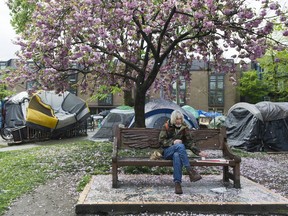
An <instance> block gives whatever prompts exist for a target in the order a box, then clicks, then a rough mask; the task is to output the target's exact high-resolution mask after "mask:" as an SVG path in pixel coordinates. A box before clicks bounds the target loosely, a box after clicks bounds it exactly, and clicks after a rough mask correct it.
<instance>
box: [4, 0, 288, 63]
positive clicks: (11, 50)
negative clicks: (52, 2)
mask: <svg viewBox="0 0 288 216" xmlns="http://www.w3.org/2000/svg"><path fill="white" fill-rule="evenodd" d="M248 1H249V4H250V5H251V3H250V2H251V0H248ZM278 1H279V2H280V3H282V4H283V5H285V6H287V2H288V0H278ZM5 2H6V0H0V21H1V34H0V60H2V61H7V60H9V59H11V58H16V55H15V52H16V51H17V50H18V49H19V47H18V46H16V45H15V44H13V42H12V41H13V40H15V39H16V37H17V35H16V33H15V31H14V30H13V28H12V26H11V25H10V15H9V8H8V7H7V5H6V4H5Z"/></svg>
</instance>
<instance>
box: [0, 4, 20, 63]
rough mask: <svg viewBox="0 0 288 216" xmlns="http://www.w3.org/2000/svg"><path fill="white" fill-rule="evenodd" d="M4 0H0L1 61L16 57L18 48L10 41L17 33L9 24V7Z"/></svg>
mask: <svg viewBox="0 0 288 216" xmlns="http://www.w3.org/2000/svg"><path fill="white" fill-rule="evenodd" d="M5 2H6V0H0V21H1V34H0V60H2V61H7V60H9V59H11V58H16V55H15V52H16V51H17V50H18V46H16V45H14V44H13V43H12V40H15V38H16V36H17V35H16V33H15V31H14V30H13V28H12V26H11V25H10V16H9V8H8V7H7V5H6V4H5Z"/></svg>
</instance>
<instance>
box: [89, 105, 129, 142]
mask: <svg viewBox="0 0 288 216" xmlns="http://www.w3.org/2000/svg"><path fill="white" fill-rule="evenodd" d="M133 117H134V109H133V108H132V107H129V106H119V107H116V108H115V109H111V110H110V111H109V114H108V115H107V116H106V117H105V118H104V119H103V121H102V122H101V124H102V126H101V128H99V130H98V131H97V132H96V133H95V134H94V135H93V137H92V138H91V139H110V140H111V139H112V138H113V127H114V126H116V125H119V124H123V125H124V126H126V127H127V126H128V125H129V123H130V121H131V119H132V118H133Z"/></svg>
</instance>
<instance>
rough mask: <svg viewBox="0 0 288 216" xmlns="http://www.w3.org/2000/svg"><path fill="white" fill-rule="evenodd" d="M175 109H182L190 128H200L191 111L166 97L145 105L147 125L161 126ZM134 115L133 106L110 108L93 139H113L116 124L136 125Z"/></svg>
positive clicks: (152, 126) (150, 126) (149, 126)
mask: <svg viewBox="0 0 288 216" xmlns="http://www.w3.org/2000/svg"><path fill="white" fill-rule="evenodd" d="M174 110H180V111H181V112H182V113H183V114H184V119H185V122H186V123H187V124H188V126H189V127H190V128H199V127H198V123H197V120H196V118H195V117H194V116H193V115H192V114H191V113H189V112H187V111H185V110H184V109H182V108H181V107H180V106H178V105H177V104H175V103H174V102H171V101H167V100H164V99H156V100H152V101H150V102H148V103H147V104H146V105H145V125H146V127H147V128H161V127H162V126H163V124H164V123H165V121H167V120H168V119H169V118H170V115H171V113H172V112H173V111H174ZM134 115H135V114H134V109H133V108H132V107H127V106H120V107H117V108H115V109H112V110H110V113H109V114H108V115H107V116H106V117H105V118H104V119H103V121H102V126H101V128H100V129H99V130H98V131H97V132H96V133H95V135H94V136H93V137H92V139H110V140H111V139H112V138H113V134H114V133H113V128H114V126H116V125H119V124H122V125H123V126H125V127H133V126H134V123H135V121H134Z"/></svg>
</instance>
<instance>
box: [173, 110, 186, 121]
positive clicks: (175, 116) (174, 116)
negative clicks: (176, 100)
mask: <svg viewBox="0 0 288 216" xmlns="http://www.w3.org/2000/svg"><path fill="white" fill-rule="evenodd" d="M178 118H181V119H182V122H184V115H183V114H182V112H180V111H179V110H174V111H173V112H172V113H171V117H170V122H171V124H176V119H178Z"/></svg>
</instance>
